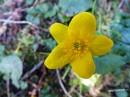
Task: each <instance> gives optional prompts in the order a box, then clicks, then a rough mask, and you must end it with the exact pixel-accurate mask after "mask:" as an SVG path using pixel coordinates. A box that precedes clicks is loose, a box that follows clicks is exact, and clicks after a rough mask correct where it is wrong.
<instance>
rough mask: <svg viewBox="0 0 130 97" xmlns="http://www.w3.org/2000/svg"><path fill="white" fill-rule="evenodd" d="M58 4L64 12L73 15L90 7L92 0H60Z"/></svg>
mask: <svg viewBox="0 0 130 97" xmlns="http://www.w3.org/2000/svg"><path fill="white" fill-rule="evenodd" d="M58 5H59V7H61V11H62V12H63V13H64V14H66V15H68V16H73V15H74V14H75V13H78V12H80V11H86V10H88V9H90V8H91V7H92V0H59V4H58Z"/></svg>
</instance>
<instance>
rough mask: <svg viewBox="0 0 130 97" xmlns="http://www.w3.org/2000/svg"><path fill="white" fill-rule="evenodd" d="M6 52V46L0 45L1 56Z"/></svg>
mask: <svg viewBox="0 0 130 97" xmlns="http://www.w3.org/2000/svg"><path fill="white" fill-rule="evenodd" d="M4 50H5V46H4V45H0V56H2V55H3V53H4Z"/></svg>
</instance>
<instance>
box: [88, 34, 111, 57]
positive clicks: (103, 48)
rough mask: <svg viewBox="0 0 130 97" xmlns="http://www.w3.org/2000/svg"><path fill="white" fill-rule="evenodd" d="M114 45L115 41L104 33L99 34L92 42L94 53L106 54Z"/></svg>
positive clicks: (91, 47)
mask: <svg viewBox="0 0 130 97" xmlns="http://www.w3.org/2000/svg"><path fill="white" fill-rule="evenodd" d="M112 46H113V41H112V40H111V39H109V38H108V37H106V36H104V35H99V36H97V37H96V38H95V40H94V41H93V42H92V44H91V46H90V49H91V51H92V53H93V54H94V55H97V56H99V55H104V54H105V53H108V52H109V51H110V50H111V48H112Z"/></svg>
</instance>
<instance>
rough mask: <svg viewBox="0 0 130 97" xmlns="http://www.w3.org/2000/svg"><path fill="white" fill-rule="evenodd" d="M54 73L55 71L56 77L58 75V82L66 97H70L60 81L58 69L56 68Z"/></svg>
mask: <svg viewBox="0 0 130 97" xmlns="http://www.w3.org/2000/svg"><path fill="white" fill-rule="evenodd" d="M56 73H57V77H58V81H59V84H60V86H61V88H62V89H63V91H64V93H65V94H66V95H67V97H72V96H71V95H70V94H69V93H68V92H67V90H66V88H65V86H64V85H63V83H62V81H61V77H60V74H59V70H56Z"/></svg>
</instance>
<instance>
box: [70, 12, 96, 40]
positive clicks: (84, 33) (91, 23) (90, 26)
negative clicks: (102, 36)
mask: <svg viewBox="0 0 130 97" xmlns="http://www.w3.org/2000/svg"><path fill="white" fill-rule="evenodd" d="M68 32H69V35H70V36H71V37H73V36H74V37H79V36H80V37H85V38H91V36H94V35H96V19H95V16H94V15H93V14H91V13H89V12H81V13H79V14H77V15H75V16H74V17H73V19H72V20H71V22H70V24H69V27H68Z"/></svg>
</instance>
